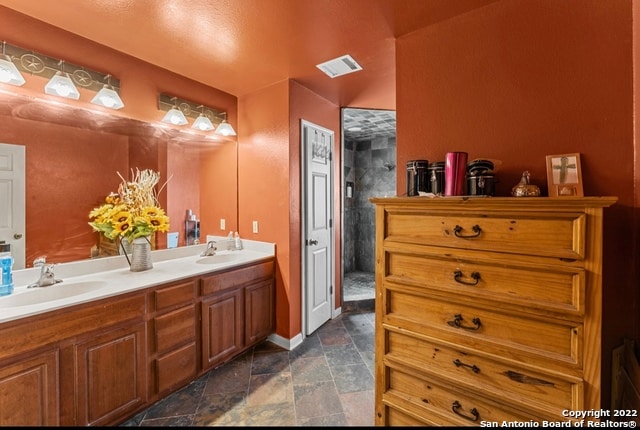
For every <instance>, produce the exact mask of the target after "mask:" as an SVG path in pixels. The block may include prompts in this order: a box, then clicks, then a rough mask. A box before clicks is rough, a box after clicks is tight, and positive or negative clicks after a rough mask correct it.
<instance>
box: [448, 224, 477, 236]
mask: <svg viewBox="0 0 640 430" xmlns="http://www.w3.org/2000/svg"><path fill="white" fill-rule="evenodd" d="M462 230H463V229H462V227H460V226H459V225H456V226H455V227H453V234H455V235H456V237H460V238H462V239H473V238H474V237H478V236H480V233H481V232H482V229H481V228H480V226H479V225H478V224H476V225H474V226H473V227H471V230H473V232H474V233H475V234H471V235H468V236H464V235H462V234H460V232H461V231H462Z"/></svg>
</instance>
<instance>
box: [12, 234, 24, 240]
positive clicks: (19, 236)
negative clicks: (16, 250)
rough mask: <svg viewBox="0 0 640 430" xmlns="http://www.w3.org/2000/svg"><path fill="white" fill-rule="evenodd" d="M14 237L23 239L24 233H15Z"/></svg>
mask: <svg viewBox="0 0 640 430" xmlns="http://www.w3.org/2000/svg"><path fill="white" fill-rule="evenodd" d="M13 238H14V239H22V234H20V233H15V234H14V235H13Z"/></svg>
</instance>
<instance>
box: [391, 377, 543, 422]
mask: <svg viewBox="0 0 640 430" xmlns="http://www.w3.org/2000/svg"><path fill="white" fill-rule="evenodd" d="M386 372H387V374H388V387H387V389H386V390H385V392H384V393H383V394H382V398H383V401H384V402H385V403H387V404H389V405H391V406H394V405H397V406H398V407H400V408H402V407H403V406H404V404H405V403H409V404H410V405H408V406H405V407H407V408H408V409H410V408H411V406H414V407H418V408H420V409H422V410H423V413H424V417H425V419H426V420H430V419H429V417H433V418H432V419H433V420H434V421H437V422H441V423H442V424H444V425H458V426H469V425H480V423H481V422H482V421H495V422H502V421H511V422H514V421H518V422H523V421H526V422H528V421H530V420H532V419H534V415H533V414H528V413H526V412H523V411H520V410H517V409H514V408H512V407H509V406H508V405H501V404H499V403H498V402H495V401H493V400H491V399H489V398H487V397H482V396H479V395H475V394H473V393H469V392H465V391H464V390H460V389H458V388H456V387H455V386H454V385H451V384H446V385H445V384H444V383H443V382H441V381H440V380H438V379H435V378H431V377H429V376H427V375H423V374H421V373H418V372H411V373H408V371H406V370H402V369H399V368H392V367H386Z"/></svg>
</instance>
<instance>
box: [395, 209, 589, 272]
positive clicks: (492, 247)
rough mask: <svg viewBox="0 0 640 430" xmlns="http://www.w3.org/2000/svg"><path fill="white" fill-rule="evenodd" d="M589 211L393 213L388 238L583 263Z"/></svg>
mask: <svg viewBox="0 0 640 430" xmlns="http://www.w3.org/2000/svg"><path fill="white" fill-rule="evenodd" d="M585 224H586V217H585V214H584V213H535V214H530V213H529V214H526V213H522V212H514V213H509V212H492V211H487V212H486V213H482V214H477V213H457V212H447V211H435V210H433V211H429V212H422V211H420V210H418V209H391V208H390V209H388V210H387V217H386V225H385V227H386V231H385V239H387V240H392V241H398V242H404V243H416V244H422V245H434V246H440V247H450V248H464V249H475V250H481V251H495V252H505V253H514V254H525V255H537V256H542V257H557V258H567V259H576V260H582V259H584V257H585V229H586V226H585Z"/></svg>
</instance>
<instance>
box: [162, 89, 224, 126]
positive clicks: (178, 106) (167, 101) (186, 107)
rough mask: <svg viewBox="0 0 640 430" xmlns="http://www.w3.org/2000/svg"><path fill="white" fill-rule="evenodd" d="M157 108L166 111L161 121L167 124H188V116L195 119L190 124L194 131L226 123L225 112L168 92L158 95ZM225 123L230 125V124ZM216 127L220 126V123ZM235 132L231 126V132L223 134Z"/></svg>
mask: <svg viewBox="0 0 640 430" xmlns="http://www.w3.org/2000/svg"><path fill="white" fill-rule="evenodd" d="M158 109H160V110H161V111H165V112H166V114H165V115H164V117H163V118H162V122H166V123H168V124H172V125H185V124H188V122H189V119H190V118H193V119H194V120H195V121H194V122H193V124H192V125H191V130H194V132H195V130H199V131H209V130H213V129H214V128H215V126H214V124H218V123H219V124H221V125H222V124H225V123H226V122H225V121H224V118H225V117H226V112H222V111H219V110H217V109H214V108H211V107H208V106H205V105H202V104H200V103H195V102H190V101H188V100H184V99H181V98H178V97H176V96H171V95H168V94H159V95H158ZM226 124H227V125H228V126H229V127H231V126H230V124H228V123H226ZM225 127H226V126H224V125H222V129H224V128H225ZM218 128H220V125H219V126H218ZM216 133H218V131H215V132H214V134H216ZM218 134H220V133H218ZM235 134H236V133H235V131H233V128H231V133H229V134H225V136H235Z"/></svg>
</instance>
